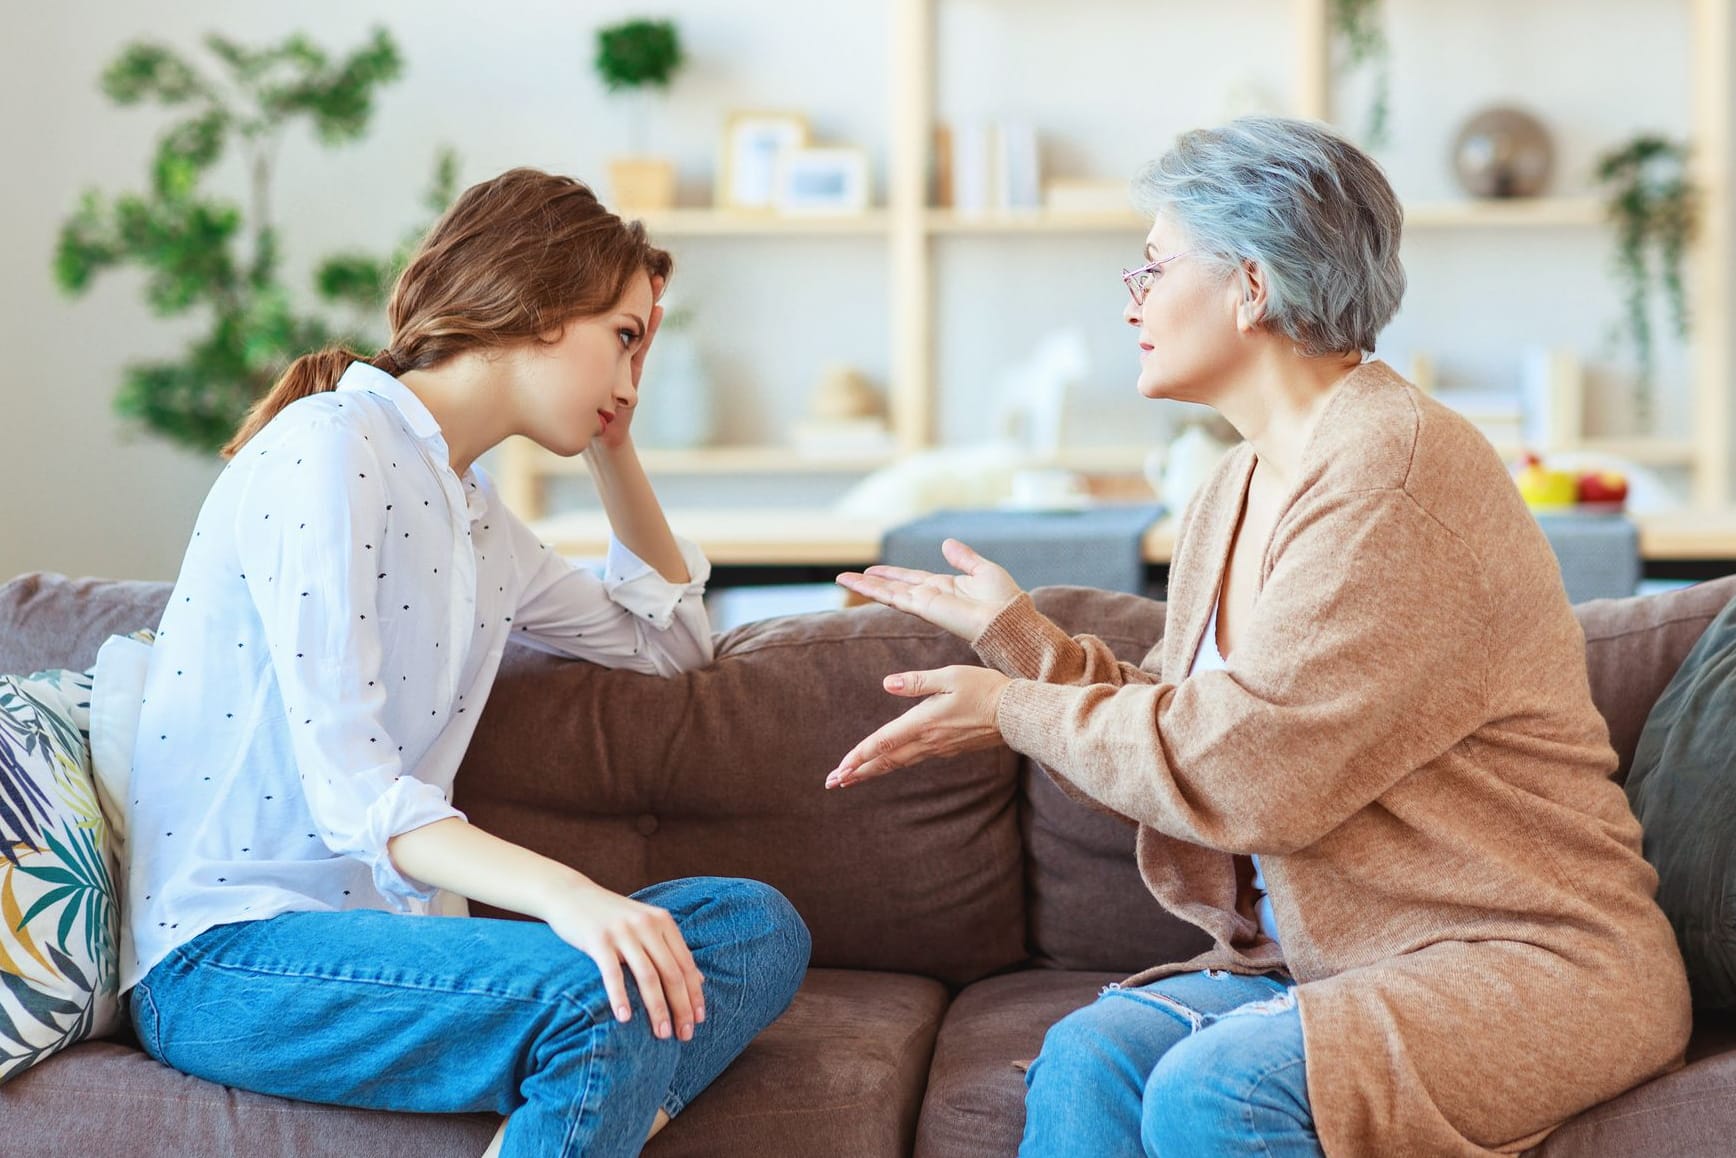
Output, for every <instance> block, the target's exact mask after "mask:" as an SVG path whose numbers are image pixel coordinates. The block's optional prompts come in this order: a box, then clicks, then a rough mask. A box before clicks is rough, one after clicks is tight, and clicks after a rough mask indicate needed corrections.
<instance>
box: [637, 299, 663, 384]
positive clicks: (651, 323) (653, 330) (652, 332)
mask: <svg viewBox="0 0 1736 1158" xmlns="http://www.w3.org/2000/svg"><path fill="white" fill-rule="evenodd" d="M664 284H665V283H664V279H662V278H660V277H654V278H652V279H651V302H652V305H651V316H650V318H648V319H647V320H646V322H645V337H644V338H643V339H642V340H641V341H640V342H639V348H638V349H637V350H634V351H633V358H632V363H633V389H634V390H638V389H639V379H640V378H641V377H642V376H643V375H644V373H645V353H646V351H648V350H649V349H651V339H653V338H655V337H656V336H657V327H659V326H661V325H662V324H663V307H662V306H660V305H657V304H656V303H657V301H658V299H659V298H661V297H662V296H663V286H664Z"/></svg>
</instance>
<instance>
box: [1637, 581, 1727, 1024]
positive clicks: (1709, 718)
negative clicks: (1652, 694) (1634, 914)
mask: <svg viewBox="0 0 1736 1158" xmlns="http://www.w3.org/2000/svg"><path fill="white" fill-rule="evenodd" d="M1733 741H1736V602H1732V603H1730V604H1728V605H1727V606H1726V607H1725V608H1724V610H1723V611H1721V612H1719V614H1718V617H1717V618H1716V619H1714V620H1713V621H1712V623H1711V624H1710V625H1709V626H1708V627H1707V628H1706V631H1705V634H1703V635H1702V636H1700V638H1699V640H1698V641H1697V642H1696V643H1695V644H1694V646H1693V648H1692V649H1691V650H1690V651H1689V652H1688V656H1687V658H1686V659H1684V660H1683V661H1682V666H1681V668H1680V669H1679V670H1678V671H1677V672H1676V674H1675V677H1674V678H1673V679H1671V680H1670V682H1669V684H1668V686H1666V687H1665V688H1664V691H1663V694H1662V695H1661V696H1659V697H1658V702H1657V703H1656V704H1654V705H1653V706H1652V712H1651V715H1650V716H1649V717H1648V718H1647V719H1646V726H1645V730H1644V731H1643V732H1641V733H1640V742H1639V747H1638V748H1637V749H1636V750H1635V752H1634V760H1633V768H1632V769H1631V770H1630V771H1629V772H1628V778H1627V795H1628V802H1629V803H1630V804H1632V805H1633V810H1634V815H1636V816H1638V817H1639V819H1640V824H1641V826H1642V827H1643V828H1644V829H1645V856H1646V859H1647V860H1648V861H1650V862H1651V863H1652V866H1653V867H1654V868H1656V869H1657V870H1658V894H1657V898H1658V905H1659V906H1660V907H1661V908H1662V909H1663V910H1664V912H1665V913H1666V914H1668V916H1669V918H1670V924H1671V925H1673V926H1675V930H1676V941H1677V943H1678V944H1679V945H1680V946H1681V949H1682V959H1683V961H1684V962H1685V963H1686V965H1687V967H1688V982H1689V984H1690V986H1691V987H1692V989H1693V993H1694V1005H1695V1006H1696V1007H1697V1008H1701V1009H1725V1010H1729V1009H1736V888H1733V886H1736V742H1733Z"/></svg>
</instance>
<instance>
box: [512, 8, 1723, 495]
mask: <svg viewBox="0 0 1736 1158" xmlns="http://www.w3.org/2000/svg"><path fill="white" fill-rule="evenodd" d="M947 2H948V0H888V10H889V22H888V31H889V34H890V43H891V51H890V57H889V60H890V68H889V76H888V82H889V83H888V89H887V93H888V97H889V100H890V121H889V125H890V131H889V140H888V149H887V157H888V161H887V164H888V172H887V204H886V205H885V207H884V208H882V209H877V210H875V211H873V212H870V213H867V214H863V215H858V216H851V217H801V218H789V217H777V216H769V215H761V214H747V213H730V212H725V211H718V210H710V209H679V210H674V211H671V212H668V213H659V214H649V215H646V217H645V222H646V225H647V227H648V228H649V229H650V230H651V232H652V233H653V235H654V236H658V237H667V238H682V237H716V238H728V237H742V238H756V239H766V240H772V241H775V240H776V239H779V238H794V239H800V238H804V237H823V236H834V237H852V236H853V237H862V238H868V239H875V240H882V239H883V240H884V242H885V243H886V245H887V246H888V247H889V267H890V314H889V317H890V324H891V346H892V349H891V358H890V384H889V390H888V395H889V398H888V401H889V409H890V416H891V424H892V430H893V434H894V438H895V441H896V443H897V446H898V448H899V450H901V451H915V450H920V449H923V448H926V447H929V446H932V445H933V444H934V413H935V402H936V399H937V397H938V394H939V392H940V390H941V389H942V384H941V383H939V382H937V381H936V359H935V349H934V347H935V318H934V313H935V292H934V284H933V283H934V276H935V267H936V261H935V255H934V247H935V246H936V244H939V243H943V242H945V241H946V240H947V239H952V238H969V237H973V236H984V237H1004V238H1017V237H1020V236H1027V235H1029V236H1035V235H1044V234H1056V235H1059V234H1093V233H1109V234H1122V233H1125V234H1127V235H1128V236H1129V238H1130V241H1132V242H1136V241H1137V238H1138V236H1139V234H1141V233H1142V232H1143V231H1144V230H1145V229H1146V227H1147V225H1148V223H1147V222H1146V221H1144V219H1142V218H1140V217H1139V216H1137V215H1136V214H1134V213H1132V212H1131V211H1129V212H1126V213H1053V212H1047V211H1035V212H1028V213H1003V214H997V215H990V216H963V215H960V214H957V213H955V212H953V211H952V210H949V209H937V208H933V207H931V206H930V205H929V203H928V173H929V162H930V156H929V151H930V149H931V147H932V140H933V135H932V131H931V130H932V125H933V119H934V92H935V87H936V86H935V70H936V59H937V52H936V43H935V41H936V28H937V21H936V11H937V9H938V7H939V6H941V5H943V4H945V3H947ZM1395 2H1410V3H1420V2H1421V0H1395ZM1678 2H1681V3H1686V4H1688V5H1689V6H1690V9H1691V14H1692V21H1693V28H1692V37H1691V39H1692V44H1693V47H1692V51H1691V56H1692V58H1691V59H1690V60H1687V61H1684V62H1683V63H1684V66H1685V67H1687V68H1689V69H1690V70H1691V72H1692V90H1693V94H1694V96H1693V106H1694V107H1693V110H1692V114H1693V115H1692V123H1693V128H1692V139H1693V142H1694V165H1695V177H1696V179H1697V180H1698V182H1699V184H1700V187H1701V189H1702V190H1703V193H1704V201H1703V225H1702V228H1701V231H1700V236H1699V238H1698V241H1697V243H1696V250H1695V254H1694V267H1693V275H1692V276H1693V280H1692V294H1693V299H1692V306H1693V310H1694V313H1695V316H1696V317H1697V318H1698V319H1699V324H1698V325H1697V326H1696V327H1695V330H1694V335H1693V348H1692V367H1693V386H1692V391H1693V399H1692V406H1691V410H1690V414H1691V429H1692V432H1693V433H1692V435H1691V437H1689V438H1687V439H1680V440H1677V439H1653V438H1647V439H1638V440H1633V439H1596V440H1587V439H1575V440H1570V441H1572V443H1573V445H1574V447H1575V448H1576V449H1593V450H1606V451H1608V452H1610V453H1615V454H1620V455H1621V456H1623V457H1626V458H1631V459H1633V460H1634V461H1636V462H1639V463H1642V464H1644V465H1652V466H1669V467H1676V468H1685V469H1686V470H1687V471H1688V472H1689V473H1690V475H1691V479H1692V496H1693V499H1694V501H1695V504H1696V506H1698V507H1700V508H1702V509H1712V508H1722V507H1725V506H1727V505H1729V504H1730V502H1731V495H1730V483H1731V473H1730V454H1731V446H1730V426H1731V401H1730V390H1731V373H1732V351H1731V339H1730V336H1729V334H1728V333H1727V330H1726V327H1725V325H1724V324H1723V323H1724V319H1725V318H1726V317H1727V315H1728V303H1729V295H1730V271H1729V270H1728V268H1727V267H1726V264H1725V259H1726V258H1727V257H1728V256H1729V255H1730V253H1731V249H1730V241H1731V238H1730V235H1729V234H1730V228H1731V226H1730V215H1731V202H1730V196H1731V190H1730V174H1729V170H1730V163H1731V156H1730V141H1731V132H1732V123H1731V100H1732V96H1733V94H1732V91H1731V83H1730V61H1729V45H1730V44H1731V37H1732V21H1733V19H1736V18H1733V16H1732V12H1731V0H1678ZM1329 6H1330V0H1290V19H1291V21H1292V24H1293V35H1292V36H1291V38H1290V39H1291V43H1292V44H1293V45H1294V51H1295V54H1296V56H1295V60H1294V68H1293V70H1292V73H1293V76H1294V77H1295V88H1294V90H1293V92H1292V94H1291V111H1292V112H1293V113H1294V114H1295V115H1298V116H1304V117H1313V118H1318V119H1321V120H1327V121H1330V120H1332V112H1333V109H1332V70H1331V54H1332V38H1331V35H1330V23H1329ZM1603 221H1604V210H1603V207H1602V206H1601V204H1600V203H1599V202H1598V201H1597V200H1596V199H1593V198H1587V197H1553V198H1542V199H1537V200H1531V201H1513V202H1474V201H1469V200H1467V201H1462V202H1454V201H1446V202H1419V203H1415V204H1411V205H1409V206H1407V208H1406V224H1407V227H1409V228H1411V229H1417V230H1494V231H1512V230H1522V229H1595V228H1598V227H1600V226H1601V225H1602V223H1603ZM1597 243H1598V244H1607V242H1606V241H1604V240H1602V239H1597ZM1129 248H1130V251H1132V250H1134V249H1137V245H1136V244H1130V247H1129ZM1122 457H1123V458H1127V457H1130V456H1129V455H1127V454H1123V456H1122ZM506 459H507V461H506V466H505V469H504V472H503V475H504V477H503V479H502V483H503V487H504V489H505V490H506V493H507V495H508V497H509V501H512V502H514V504H515V506H517V507H518V509H519V510H520V511H521V512H522V513H524V514H525V515H527V516H528V517H533V518H535V517H540V516H541V515H542V514H543V508H542V502H541V495H542V490H543V488H542V485H541V481H540V480H541V479H542V477H544V476H546V475H549V474H558V473H562V472H570V471H571V470H573V469H574V467H573V464H562V463H561V462H560V460H558V459H554V458H553V456H549V455H547V454H545V453H543V452H541V451H540V450H538V449H537V448H535V447H528V448H526V447H512V446H510V445H509V448H508V453H507V456H506ZM647 459H648V465H649V466H650V469H652V470H653V471H654V472H660V473H686V474H725V473H738V472H745V473H756V474H794V473H802V472H808V471H813V470H817V469H818V468H819V465H820V464H819V463H818V462H816V461H814V460H810V459H803V458H801V457H800V456H798V455H797V454H796V453H795V452H794V451H792V450H789V449H784V448H777V447H724V448H714V449H705V450H695V451H689V452H682V453H680V454H658V455H647ZM885 461H886V459H885V457H884V456H859V457H858V458H857V459H856V460H851V459H849V458H848V457H846V458H843V459H840V458H837V457H835V456H829V457H828V458H827V459H826V460H825V461H824V466H825V468H826V469H827V470H829V471H833V472H837V471H839V470H842V469H852V470H871V469H873V468H874V467H877V466H880V465H883V464H884V462H885ZM557 464H559V465H557ZM780 517H781V516H780Z"/></svg>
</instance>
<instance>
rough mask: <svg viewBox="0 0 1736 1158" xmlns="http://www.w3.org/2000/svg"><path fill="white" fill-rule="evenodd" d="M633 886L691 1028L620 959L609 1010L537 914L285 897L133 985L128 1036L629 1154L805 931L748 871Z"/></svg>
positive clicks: (743, 1031)
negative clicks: (675, 946)
mask: <svg viewBox="0 0 1736 1158" xmlns="http://www.w3.org/2000/svg"><path fill="white" fill-rule="evenodd" d="M634 897H635V898H636V899H638V900H640V901H643V902H645V903H646V904H649V905H656V906H658V907H660V908H664V909H667V910H668V911H669V913H670V915H671V916H673V917H674V918H675V921H676V924H677V925H679V926H680V928H681V932H682V935H683V936H684V937H685V938H686V940H687V944H688V947H689V948H690V949H691V950H692V951H693V958H694V961H695V962H696V963H697V964H698V966H699V971H700V972H701V973H702V974H703V975H704V976H705V1013H706V1019H705V1021H703V1022H701V1023H700V1024H698V1025H696V1026H695V1027H694V1034H693V1039H692V1040H691V1041H687V1042H683V1041H680V1040H678V1039H677V1038H675V1037H673V1036H671V1037H669V1038H667V1039H660V1038H657V1037H656V1036H654V1035H653V1034H652V1032H651V1028H650V1020H649V1018H647V1017H646V1015H645V1009H644V1006H643V1005H642V1004H641V1003H640V1001H639V995H638V992H637V988H636V986H635V985H634V983H633V979H632V973H631V972H629V973H627V986H628V989H629V991H630V992H631V993H632V1000H633V1020H631V1021H629V1022H626V1023H625V1024H623V1023H621V1022H618V1021H616V1020H615V1017H614V1014H613V1013H612V1012H611V1011H610V1009H609V1002H608V997H607V995H606V994H605V993H604V990H603V982H602V977H601V974H599V972H598V971H597V967H596V965H595V964H594V963H593V962H592V961H591V959H590V958H589V957H588V956H586V955H585V954H584V953H582V952H580V951H579V950H578V949H575V948H573V947H572V946H570V945H568V944H567V943H566V942H564V941H562V940H561V939H560V938H559V937H557V936H556V935H555V934H554V932H553V931H552V930H550V929H549V927H548V926H547V925H545V924H543V923H542V922H540V921H509V920H488V919H483V918H470V919H463V918H447V917H405V916H398V915H394V914H391V913H384V912H377V911H373V910H357V911H349V912H308V913H285V914H282V915H280V916H276V917H272V918H270V919H268V920H263V921H246V922H241V923H238V924H232V925H219V926H217V927H216V928H213V929H210V930H207V931H206V932H204V933H202V934H201V935H199V936H198V937H196V938H194V939H193V940H192V941H191V942H189V943H187V944H186V945H183V946H181V947H180V948H179V949H176V950H175V951H174V952H173V953H171V954H170V955H169V956H168V957H166V958H164V959H163V960H162V961H161V962H160V963H158V964H157V966H156V967H155V968H153V969H152V970H151V971H150V973H148V974H147V975H146V976H145V978H144V979H143V980H142V981H140V982H139V984H138V985H137V986H136V987H134V989H133V990H132V1019H133V1025H134V1027H135V1028H136V1029H137V1030H138V1034H139V1040H140V1042H142V1043H143V1045H144V1047H145V1050H146V1051H147V1052H148V1053H150V1055H151V1056H152V1057H154V1058H156V1059H157V1060H158V1061H161V1062H164V1063H166V1064H168V1065H171V1066H173V1067H175V1068H176V1069H178V1070H182V1071H184V1072H186V1073H189V1074H193V1075H196V1076H198V1077H202V1078H207V1079H209V1080H211V1081H215V1082H221V1083H223V1084H224V1085H229V1086H237V1087H239V1088H241V1089H246V1090H254V1091H257V1092H259V1093H265V1094H276V1095H279V1096H281V1097H286V1098H298V1099H301V1100H304V1101H310V1102H328V1103H336V1104H338V1105H345V1106H362V1107H368V1108H372V1109H384V1110H416V1111H424V1112H434V1113H445V1112H457V1111H475V1110H492V1111H494V1112H495V1113H499V1114H509V1115H511V1117H510V1118H509V1119H508V1122H507V1128H506V1136H505V1138H504V1140H503V1143H502V1153H503V1154H504V1155H520V1156H524V1155H560V1156H562V1158H567V1156H569V1155H577V1154H581V1153H582V1154H584V1155H585V1156H586V1158H603V1156H606V1155H607V1156H612V1155H618V1154H637V1153H638V1152H639V1150H640V1147H642V1146H643V1145H644V1144H645V1135H646V1133H647V1132H648V1131H649V1130H650V1128H651V1122H652V1119H653V1118H654V1117H655V1116H656V1113H657V1110H658V1109H659V1108H661V1109H663V1110H664V1111H666V1112H667V1113H668V1114H669V1115H670V1116H671V1117H674V1116H675V1115H677V1114H679V1113H680V1112H681V1110H682V1108H683V1107H684V1106H686V1105H687V1103H688V1102H689V1101H691V1100H692V1099H693V1098H694V1097H695V1096H697V1095H698V1094H699V1092H700V1091H701V1090H703V1089H704V1088H705V1087H706V1086H707V1085H709V1084H710V1083H711V1081H712V1079H713V1078H715V1077H717V1075H718V1074H719V1073H721V1072H722V1071H723V1068H724V1067H725V1066H727V1065H728V1064H729V1063H730V1062H731V1061H733V1060H734V1059H735V1058H736V1056H737V1055H738V1054H740V1053H741V1051H742V1050H743V1049H744V1048H746V1046H747V1044H748V1042H749V1041H751V1040H752V1039H753V1038H754V1036H755V1035H756V1034H758V1033H759V1032H760V1031H761V1030H762V1029H764V1028H765V1027H766V1026H767V1025H769V1024H770V1023H771V1022H772V1020H773V1019H774V1018H776V1017H777V1016H778V1015H779V1014H781V1013H782V1012H783V1011H784V1009H785V1008H786V1007H788V1005H789V1003H790V1001H791V999H792V998H793V997H794V996H795V993H796V989H797V987H798V986H799V985H800V984H801V981H802V975H803V973H804V972H805V970H806V969H807V964H808V949H809V941H808V930H807V927H806V926H804V925H803V924H802V920H801V918H800V917H799V916H797V915H796V911H795V910H794V909H793V908H791V907H790V903H789V902H788V901H786V900H785V899H784V898H783V896H782V895H781V894H779V893H778V892H777V891H776V890H775V889H772V888H771V887H770V886H768V885H762V884H759V883H757V882H754V881H743V880H727V879H721V878H709V877H707V878H695V879H690V880H681V881H672V882H669V883H667V884H660V885H653V886H652V887H651V888H648V889H644V890H641V891H640V892H638V893H635V894H634Z"/></svg>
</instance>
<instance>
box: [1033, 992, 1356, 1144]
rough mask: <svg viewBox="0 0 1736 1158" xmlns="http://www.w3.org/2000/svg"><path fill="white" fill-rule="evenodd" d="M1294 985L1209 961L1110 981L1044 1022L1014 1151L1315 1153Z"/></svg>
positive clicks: (1300, 1027) (1300, 1026)
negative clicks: (1145, 979)
mask: <svg viewBox="0 0 1736 1158" xmlns="http://www.w3.org/2000/svg"><path fill="white" fill-rule="evenodd" d="M1306 1074H1307V1070H1306V1067H1305V1064H1304V1059H1303V1056H1302V1018H1301V1015H1300V1013H1298V1012H1297V1009H1296V995H1295V993H1294V991H1293V986H1292V983H1291V982H1289V981H1286V980H1283V979H1281V978H1277V977H1272V976H1262V977H1242V976H1237V975H1236V974H1232V973H1222V972H1218V971H1216V970H1213V971H1210V972H1206V973H1183V974H1180V975H1178V976H1175V977H1166V978H1164V979H1163V980H1162V981H1157V982H1153V983H1152V984H1150V985H1144V986H1140V987H1137V988H1132V989H1126V988H1122V987H1121V986H1119V985H1111V986H1110V987H1109V988H1107V989H1105V990H1104V991H1103V992H1102V994H1101V995H1100V996H1099V997H1098V998H1097V1000H1096V1001H1095V1002H1094V1003H1092V1004H1091V1005H1088V1006H1086V1007H1085V1008H1083V1009H1079V1010H1075V1011H1074V1012H1072V1013H1070V1014H1068V1015H1067V1016H1066V1017H1064V1018H1062V1019H1061V1020H1060V1021H1058V1022H1056V1023H1055V1024H1054V1025H1053V1026H1051V1027H1050V1028H1049V1033H1048V1036H1047V1037H1045V1038H1044V1039H1043V1052H1042V1053H1041V1054H1039V1055H1038V1057H1037V1060H1036V1061H1035V1062H1033V1063H1032V1064H1031V1068H1030V1071H1029V1072H1028V1073H1026V1075H1025V1136H1024V1141H1023V1142H1021V1143H1020V1145H1019V1154H1020V1158H1057V1156H1060V1155H1074V1154H1081V1155H1082V1154H1090V1155H1093V1156H1101V1158H1122V1156H1124V1155H1125V1156H1128V1158H1146V1156H1149V1158H1196V1156H1198V1158H1205V1156H1206V1155H1211V1156H1213V1158H1225V1156H1231V1155H1235V1156H1240V1155H1258V1156H1259V1158H1321V1156H1322V1153H1323V1152H1322V1151H1321V1149H1320V1142H1319V1139H1318V1138H1316V1137H1315V1133H1314V1115H1313V1114H1312V1113H1311V1112H1310V1110H1309V1108H1308V1083H1307V1077H1306Z"/></svg>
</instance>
